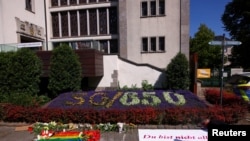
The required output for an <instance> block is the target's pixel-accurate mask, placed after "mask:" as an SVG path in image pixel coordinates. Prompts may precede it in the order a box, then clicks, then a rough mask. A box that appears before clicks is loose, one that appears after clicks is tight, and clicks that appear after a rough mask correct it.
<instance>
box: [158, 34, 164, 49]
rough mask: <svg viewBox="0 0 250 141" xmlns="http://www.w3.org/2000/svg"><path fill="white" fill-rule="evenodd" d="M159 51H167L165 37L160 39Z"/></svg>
mask: <svg viewBox="0 0 250 141" xmlns="http://www.w3.org/2000/svg"><path fill="white" fill-rule="evenodd" d="M159 50H160V51H165V37H159Z"/></svg>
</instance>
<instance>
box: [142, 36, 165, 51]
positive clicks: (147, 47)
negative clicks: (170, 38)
mask: <svg viewBox="0 0 250 141" xmlns="http://www.w3.org/2000/svg"><path fill="white" fill-rule="evenodd" d="M163 51H165V37H163V36H161V37H143V38H142V52H163Z"/></svg>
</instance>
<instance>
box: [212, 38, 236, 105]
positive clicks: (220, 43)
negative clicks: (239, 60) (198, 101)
mask: <svg viewBox="0 0 250 141" xmlns="http://www.w3.org/2000/svg"><path fill="white" fill-rule="evenodd" d="M208 44H209V45H221V62H222V64H221V72H220V78H221V80H220V106H221V107H222V99H223V85H224V80H223V79H224V76H223V73H224V50H225V47H227V46H233V45H240V44H241V42H240V41H226V38H225V34H223V39H222V41H211V42H209V43H208Z"/></svg>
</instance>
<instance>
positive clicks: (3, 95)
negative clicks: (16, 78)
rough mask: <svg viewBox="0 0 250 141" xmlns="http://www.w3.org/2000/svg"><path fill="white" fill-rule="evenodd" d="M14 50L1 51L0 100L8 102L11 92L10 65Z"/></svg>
mask: <svg viewBox="0 0 250 141" xmlns="http://www.w3.org/2000/svg"><path fill="white" fill-rule="evenodd" d="M13 55H14V52H0V101H2V102H6V101H7V99H8V97H9V94H10V92H11V87H10V86H11V82H10V79H9V78H10V76H11V75H10V66H11V57H12V56H13Z"/></svg>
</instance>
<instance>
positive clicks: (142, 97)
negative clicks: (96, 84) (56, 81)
mask: <svg viewBox="0 0 250 141" xmlns="http://www.w3.org/2000/svg"><path fill="white" fill-rule="evenodd" d="M149 106H150V107H157V108H161V107H162V108H171V107H205V106H206V104H205V103H204V102H203V101H201V100H200V99H199V98H198V97H197V96H196V95H195V94H193V93H192V92H190V91H186V90H178V91H164V90H155V91H87V92H69V93H63V94H61V95H59V96H58V97H57V98H55V99H54V100H53V101H52V102H50V104H48V106H47V107H48V108H81V109H84V108H86V109H89V108H93V109H96V110H102V109H128V108H132V107H138V108H143V107H149Z"/></svg>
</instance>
